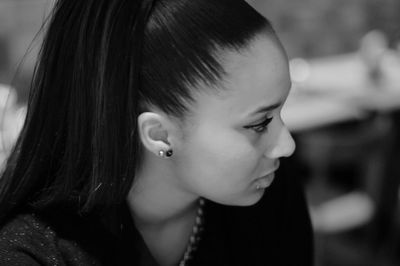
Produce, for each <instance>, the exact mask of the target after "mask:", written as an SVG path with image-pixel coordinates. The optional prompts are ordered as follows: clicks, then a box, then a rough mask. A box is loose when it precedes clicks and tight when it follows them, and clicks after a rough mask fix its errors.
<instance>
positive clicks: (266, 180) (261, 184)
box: [255, 173, 275, 189]
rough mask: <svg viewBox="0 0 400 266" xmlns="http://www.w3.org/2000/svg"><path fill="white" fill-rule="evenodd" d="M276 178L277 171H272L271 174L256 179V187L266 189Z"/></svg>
mask: <svg viewBox="0 0 400 266" xmlns="http://www.w3.org/2000/svg"><path fill="white" fill-rule="evenodd" d="M274 178H275V173H271V174H269V175H266V176H263V177H260V178H257V179H256V180H255V187H256V189H266V188H267V187H269V186H270V185H271V184H272V182H273V181H274Z"/></svg>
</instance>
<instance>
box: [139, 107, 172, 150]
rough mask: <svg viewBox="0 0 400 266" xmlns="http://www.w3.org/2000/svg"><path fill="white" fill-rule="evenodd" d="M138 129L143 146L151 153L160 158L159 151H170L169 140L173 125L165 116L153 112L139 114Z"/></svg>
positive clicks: (170, 144)
mask: <svg viewBox="0 0 400 266" xmlns="http://www.w3.org/2000/svg"><path fill="white" fill-rule="evenodd" d="M138 129H139V136H140V140H141V141H142V143H143V146H144V147H145V148H146V149H147V150H148V151H150V152H151V153H153V154H155V155H156V156H160V154H159V152H160V151H163V152H167V151H172V149H173V147H172V143H171V142H170V139H171V135H172V132H173V124H172V123H171V121H170V120H169V119H168V117H166V116H165V115H162V114H158V113H155V112H144V113H141V114H140V115H139V117H138Z"/></svg>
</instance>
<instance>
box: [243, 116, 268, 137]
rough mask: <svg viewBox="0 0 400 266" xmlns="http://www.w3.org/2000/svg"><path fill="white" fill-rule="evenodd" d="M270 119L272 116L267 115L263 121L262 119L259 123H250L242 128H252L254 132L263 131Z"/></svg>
mask: <svg viewBox="0 0 400 266" xmlns="http://www.w3.org/2000/svg"><path fill="white" fill-rule="evenodd" d="M272 119H273V117H267V118H266V119H265V120H264V121H262V122H261V123H259V124H256V125H250V126H245V127H244V128H246V129H251V130H253V131H254V132H256V133H259V134H260V133H263V132H264V131H265V130H266V129H267V127H268V124H269V123H270V122H271V121H272Z"/></svg>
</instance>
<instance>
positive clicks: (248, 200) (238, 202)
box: [216, 189, 265, 207]
mask: <svg viewBox="0 0 400 266" xmlns="http://www.w3.org/2000/svg"><path fill="white" fill-rule="evenodd" d="M264 192H265V190H264V189H262V190H257V191H256V193H252V194H250V195H247V196H245V197H241V198H236V199H230V200H226V201H216V202H217V203H219V204H222V205H227V206H238V207H247V206H252V205H255V204H256V203H257V202H259V201H260V200H261V198H262V197H263V195H264Z"/></svg>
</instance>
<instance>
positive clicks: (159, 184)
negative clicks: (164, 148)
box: [127, 158, 198, 227]
mask: <svg viewBox="0 0 400 266" xmlns="http://www.w3.org/2000/svg"><path fill="white" fill-rule="evenodd" d="M154 160H159V161H157V162H154V161H150V162H148V163H147V164H146V163H145V164H143V167H142V169H141V171H140V173H138V174H137V175H136V178H135V184H134V186H133V187H132V188H131V190H130V192H129V195H128V198H127V200H128V206H129V207H130V209H131V212H132V216H133V218H134V220H135V223H136V225H137V226H139V227H160V226H164V225H167V224H169V223H171V222H174V221H177V220H179V219H181V218H184V217H186V216H188V215H191V214H192V213H193V212H194V210H196V209H197V207H198V196H196V195H194V194H191V193H188V192H187V191H185V190H184V189H182V188H181V187H180V186H179V185H178V184H177V180H176V178H175V177H174V175H173V173H171V171H168V169H170V167H168V165H166V164H168V161H166V160H162V159H159V158H155V159H154Z"/></svg>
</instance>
